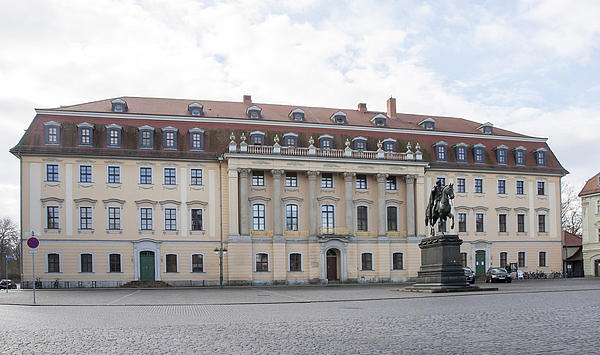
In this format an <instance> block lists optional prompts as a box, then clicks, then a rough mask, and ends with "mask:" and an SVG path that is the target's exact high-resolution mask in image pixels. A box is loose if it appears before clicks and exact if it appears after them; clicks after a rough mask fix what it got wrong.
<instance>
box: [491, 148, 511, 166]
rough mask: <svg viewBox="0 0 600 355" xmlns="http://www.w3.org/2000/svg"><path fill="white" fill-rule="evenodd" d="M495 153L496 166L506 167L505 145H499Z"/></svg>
mask: <svg viewBox="0 0 600 355" xmlns="http://www.w3.org/2000/svg"><path fill="white" fill-rule="evenodd" d="M494 150H495V151H496V161H497V162H498V164H502V165H506V163H507V154H506V152H507V151H508V147H507V146H505V145H499V146H497V147H496V148H495V149H494Z"/></svg>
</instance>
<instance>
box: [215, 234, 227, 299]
mask: <svg viewBox="0 0 600 355" xmlns="http://www.w3.org/2000/svg"><path fill="white" fill-rule="evenodd" d="M214 251H215V255H218V256H219V288H223V255H227V249H226V248H223V244H221V247H220V248H215V250H214Z"/></svg>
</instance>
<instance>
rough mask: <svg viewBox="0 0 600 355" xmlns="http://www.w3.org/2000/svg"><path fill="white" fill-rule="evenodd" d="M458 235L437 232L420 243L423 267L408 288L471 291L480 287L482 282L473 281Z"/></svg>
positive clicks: (433, 290)
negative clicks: (463, 260) (467, 274)
mask: <svg viewBox="0 0 600 355" xmlns="http://www.w3.org/2000/svg"><path fill="white" fill-rule="evenodd" d="M461 244H462V240H461V239H459V238H458V235H456V234H453V235H436V236H435V237H429V238H425V239H423V240H422V241H421V243H419V248H420V249H421V269H420V271H419V273H418V277H417V283H416V284H414V285H413V286H410V287H407V288H405V289H404V290H405V291H417V292H432V293H437V292H465V291H466V292H468V291H480V289H479V287H478V286H474V285H470V284H469V283H468V282H467V279H466V277H465V272H464V271H463V267H462V264H461V261H460V245H461Z"/></svg>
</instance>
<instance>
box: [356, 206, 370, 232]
mask: <svg viewBox="0 0 600 355" xmlns="http://www.w3.org/2000/svg"><path fill="white" fill-rule="evenodd" d="M367 212H368V210H367V206H358V207H357V208H356V230H358V231H363V232H365V231H367V230H368V226H367V222H368V217H367Z"/></svg>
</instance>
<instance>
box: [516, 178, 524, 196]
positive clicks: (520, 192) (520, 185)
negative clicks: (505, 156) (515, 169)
mask: <svg viewBox="0 0 600 355" xmlns="http://www.w3.org/2000/svg"><path fill="white" fill-rule="evenodd" d="M523 184H524V182H523V181H522V180H517V195H523V194H524V193H525V190H524V189H523Z"/></svg>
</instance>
